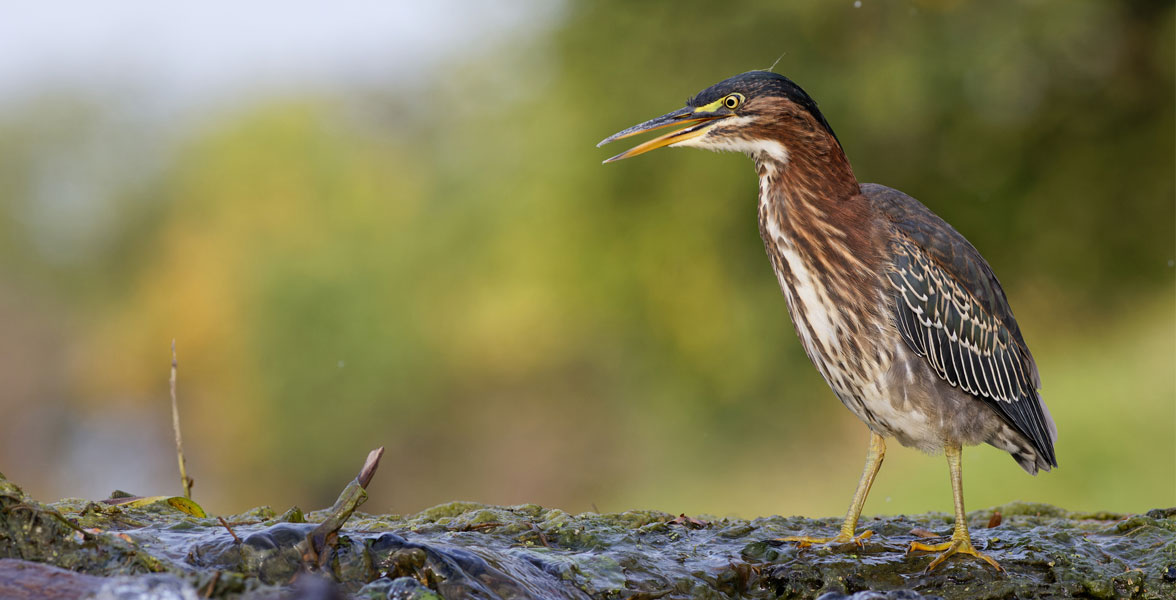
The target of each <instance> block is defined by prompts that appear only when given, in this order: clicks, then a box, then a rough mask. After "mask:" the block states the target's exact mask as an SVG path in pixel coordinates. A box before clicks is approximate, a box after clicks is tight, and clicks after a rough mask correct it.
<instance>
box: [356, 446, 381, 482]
mask: <svg viewBox="0 0 1176 600" xmlns="http://www.w3.org/2000/svg"><path fill="white" fill-rule="evenodd" d="M382 456H384V447H383V446H380V447H379V448H376V449H375V450H372V451H371V452H368V455H367V458H366V459H364V461H363V468H362V469H360V470H359V475H357V476H356V477H355V480H356V481H358V482H359V485H360V486H362V487H363V489H365V490H366V489H367V486H368V484H369V483H371V482H372V477H375V475H376V469H377V468H379V466H380V458H381V457H382Z"/></svg>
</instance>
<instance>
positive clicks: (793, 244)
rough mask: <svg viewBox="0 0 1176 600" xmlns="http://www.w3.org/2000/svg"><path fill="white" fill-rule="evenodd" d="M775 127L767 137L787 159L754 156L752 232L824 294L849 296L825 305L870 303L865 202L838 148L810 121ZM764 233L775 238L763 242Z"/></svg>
mask: <svg viewBox="0 0 1176 600" xmlns="http://www.w3.org/2000/svg"><path fill="white" fill-rule="evenodd" d="M805 117H808V115H805ZM777 123H781V121H777ZM782 123H783V125H784V127H781V128H780V129H778V130H777V131H774V132H771V133H773V134H775V135H773V139H778V140H782V143H783V144H784V146H785V147H786V148H787V150H788V156H787V160H786V161H783V162H782V161H780V160H777V159H776V158H775V157H772V156H769V155H761V156H757V157H756V170H757V171H758V173H759V176H760V211H759V218H760V234H761V236H762V237H763V238H764V243H765V245H766V246H767V247H768V252H769V254H772V253H773V250H775V249H776V248H773V246H776V247H777V248H783V246H781V245H782V244H783V245H787V246H788V247H790V248H792V249H793V250H794V251H795V253H796V255H797V256H798V257H800V258H801V259H802V260H803V261H804V262H805V263H806V265H807V266H808V269H809V271H810V272H813V273H817V274H820V275H822V278H823V279H825V280H826V281H828V283H830V284H831V285H829V289H830V293H831V294H832V295H840V294H841V293H846V294H852V295H853V296H855V297H852V298H850V297H841V298H831V299H832V300H834V301H835V302H850V303H855V304H856V303H867V304H872V303H873V302H872V301H873V300H875V296H874V294H872V293H870V292H871V291H872V290H877V289H878V284H877V279H876V277H875V276H874V275H873V273H876V272H878V271H877V269H876V267H877V266H878V261H879V257H880V252H879V244H878V242H879V241H880V240H879V238H878V234H879V232H878V231H877V230H876V226H875V225H873V224H872V223H873V220H872V218H871V217H872V212H873V211H872V207H871V206H870V203H869V200H868V199H867V198H866V197H865V196H863V195H862V193H861V189H860V187H859V184H858V181H857V178H856V177H855V176H854V173H853V169H852V167H850V164H849V160H848V159H847V158H846V156H845V153H844V151H842V149H841V145H840V144H839V143H838V142H837V141H836V139H834V138H833V136H832V135H831V134H830V133H829V132H828V131H826V130H825V129H824V128H822V127H817V126H815V125H816V123H813V122H812V120H811V117H810V118H795V117H793V118H792V119H784V120H782ZM765 133H767V132H765ZM768 219H771V220H772V223H768V222H767V220H768ZM769 232H777V235H779V236H782V237H783V239H770V238H771V237H772V234H770V233H769Z"/></svg>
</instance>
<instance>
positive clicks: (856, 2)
mask: <svg viewBox="0 0 1176 600" xmlns="http://www.w3.org/2000/svg"><path fill="white" fill-rule="evenodd" d="M853 7H854V8H861V7H862V0H853Z"/></svg>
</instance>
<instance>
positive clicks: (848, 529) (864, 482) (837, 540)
mask: <svg viewBox="0 0 1176 600" xmlns="http://www.w3.org/2000/svg"><path fill="white" fill-rule="evenodd" d="M883 458H886V440H885V439H883V438H882V436H880V435H878V434H877V433H874V432H873V431H871V432H870V449H869V450H868V451H867V452H866V466H865V468H863V469H862V478H861V479H859V480H858V485H857V491H855V492H854V493H853V501H852V502H850V504H849V512H847V513H845V522H843V523H842V524H841V532H840V533H838V534H837V535H836V536H834V537H830V538H818V537H810V536H807V535H802V536H789V537H782V538H779V541H781V542H797V544H798V545H799V546H800V547H801V548H806V547H808V546H811V545H813V544H847V543H849V542H853V543H855V544H857V545H858V546H861V545H862V540H865V539H866V538H868V537H870V536H872V535H874V532H873V531H869V530H866V531H863V532H862V533H861V535H859V536H857V537H854V535H853V532H854V530H855V529H857V522H858V517H860V516H861V514H862V507H863V506H865V504H866V496H867V495H869V493H870V486H872V485H874V476H875V475H877V474H878V469H879V468H881V467H882V459H883Z"/></svg>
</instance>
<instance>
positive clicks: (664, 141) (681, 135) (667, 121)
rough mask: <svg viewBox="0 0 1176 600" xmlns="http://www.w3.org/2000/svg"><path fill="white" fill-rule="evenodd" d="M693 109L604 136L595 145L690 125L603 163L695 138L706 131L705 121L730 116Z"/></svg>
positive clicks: (688, 107) (686, 108)
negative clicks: (699, 111) (664, 128)
mask: <svg viewBox="0 0 1176 600" xmlns="http://www.w3.org/2000/svg"><path fill="white" fill-rule="evenodd" d="M695 110H697V109H695V108H693V107H690V106H687V107H685V108H681V109H678V110H676V111H674V112H672V113H669V114H665V115H662V116H660V117H658V118H656V119H650V120H648V121H646V122H644V123H641V124H640V125H634V126H632V127H630V128H628V129H625V130H623V131H618V132H617V133H614V134H612V135H610V136H608V137H607V138H604V140H602V141H601V142H600V143H599V144H597V145H596V147H597V148H599V147H601V146H603V145H605V144H607V143H609V142H613V141H616V140H619V139H622V138H627V137H629V136H633V135H637V134H639V133H645V132H646V131H653V130H654V129H661V128H663V127H670V126H673V125H690V126H689V127H683V128H682V129H679V130H677V131H672V132H670V133H667V134H665V135H663V136H659V137H656V138H653V139H652V140H649V141H647V142H645V143H643V144H641V145H638V146H634V147H633V148H630V149H628V150H625V151H624V152H622V153H620V154H618V155H616V156H614V157H612V158H610V159H608V160H606V161H604V162H605V163H610V162H615V161H618V160H622V159H625V158H629V157H631V156H637V155H638V154H645V153H646V152H649V151H650V150H657V149H658V148H662V147H664V146H669V145H672V144H676V143H678V142H684V141H686V140H689V139H691V138H696V137H698V136H700V135H702V134H704V133H706V130H707V127H708V126H707V125H706V123H708V122H710V121H714V120H715V119H721V118H723V117H728V116H730V114H715V113H710V112H707V113H701V114H700V113H697V112H695Z"/></svg>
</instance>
